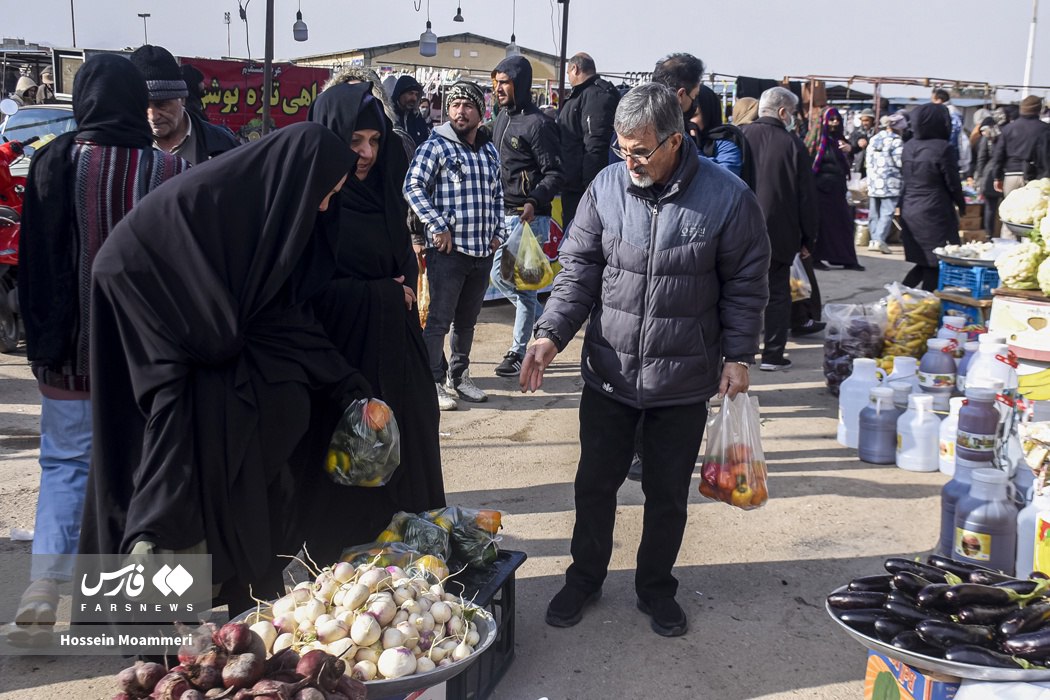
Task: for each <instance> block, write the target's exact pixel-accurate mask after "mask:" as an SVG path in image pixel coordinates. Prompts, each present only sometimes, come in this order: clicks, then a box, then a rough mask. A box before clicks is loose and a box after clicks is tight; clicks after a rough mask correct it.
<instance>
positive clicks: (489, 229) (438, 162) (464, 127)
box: [405, 81, 505, 411]
mask: <svg viewBox="0 0 1050 700" xmlns="http://www.w3.org/2000/svg"><path fill="white" fill-rule="evenodd" d="M445 110H446V112H447V113H448V117H449V121H448V122H446V123H444V124H442V125H441V126H439V127H438V128H437V129H435V130H434V132H433V133H432V134H431V135H430V138H429V139H427V140H426V141H424V142H423V144H422V145H421V146H420V147H419V148H418V149H417V150H416V155H415V157H414V158H413V159H412V164H411V165H410V166H409V169H408V175H407V176H406V177H405V198H406V199H407V200H408V204H409V206H411V207H412V211H414V212H415V213H416V216H418V217H419V219H420V221H422V222H423V226H424V228H425V229H426V251H425V253H424V256H425V260H426V270H427V278H428V280H429V284H430V311H429V315H428V316H427V321H426V327H425V328H424V329H423V342H424V343H425V344H426V346H427V353H428V355H429V357H430V369H431V372H432V373H433V375H434V384H435V386H436V388H437V396H438V407H439V408H440V409H441V410H442V411H451V410H454V409H455V408H456V399H455V395H458V396H459V398H461V399H463V400H464V401H471V402H475V403H478V402H481V401H485V400H487V399H488V396H486V395H485V392H483V391H482V390H481V389H479V388H478V387H477V385H476V384H474V382H473V380H471V378H470V371H469V366H470V347H471V345H472V344H473V342H474V325H475V323H476V322H477V320H478V314H479V313H481V303H482V301H483V300H484V298H485V290H486V289H487V288H488V284H489V271H491V269H492V255H493V252H494V251H495V250H496V249H497V248H499V246H500V244H501V243H502V242H503V241H504V239H505V234H504V225H503V186H502V184H501V182H500V176H499V155H498V154H497V153H496V149H495V147H494V146H493V145H492V140H491V137H490V135H489V133H488V131H487V130H484V129H479V126H480V125H481V117H482V115H483V114H484V112H485V96H484V93H482V91H481V88H479V87H478V86H477V85H475V84H474V83H471V82H467V81H460V82H458V83H456V84H455V85H453V86H452V88H451V89H450V90H449V91H448V93H447V94H446V96H445ZM450 328H451V331H452V337H451V338H450V340H449V347H450V349H451V359H450V361H449V364H448V374H447V376H446V373H445V369H444V362H443V359H442V358H443V355H442V351H443V349H444V345H445V336H446V335H448V333H449V329H450Z"/></svg>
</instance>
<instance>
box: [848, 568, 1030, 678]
mask: <svg viewBox="0 0 1050 700" xmlns="http://www.w3.org/2000/svg"><path fill="white" fill-rule="evenodd" d="M885 567H886V571H887V572H888V573H886V574H881V575H877V576H862V577H860V578H856V579H854V580H853V581H851V582H850V584H849V586H848V587H847V589H846V590H842V591H838V592H836V593H832V594H831V595H829V596H828V599H827V601H828V607H829V608H831V611H832V613H834V615H835V616H836V617H837V618H838V619H839V620H841V621H842V622H843V623H845V624H846V625H848V626H849V627H851V628H853V629H854V630H856V631H858V632H860V633H861V634H863V635H866V636H869V637H875V638H878V639H880V640H882V641H883V642H885V643H887V644H890V645H892V646H895V647H897V648H899V649H902V650H904V651H908V652H910V653H913V654H923V655H926V656H932V657H936V658H942V659H946V660H948V661H954V662H958V663H964V664H972V665H974V666H990V667H996V668H1018V669H1045V668H1048V667H1050V577H1047V576H1046V575H1045V574H1042V573H1040V572H1033V573H1032V574H1031V576H1030V578H1027V579H1016V578H1013V577H1010V576H1006V575H1005V574H1002V573H1000V572H998V571H992V570H990V569H984V568H981V567H979V566H974V565H971V564H965V563H962V562H957V561H955V560H953V559H948V558H946V557H941V556H937V555H932V556H930V557H929V558H927V560H926V563H925V564H924V563H922V562H919V561H911V560H908V559H903V558H899V557H895V558H890V559H887V560H886V562H885Z"/></svg>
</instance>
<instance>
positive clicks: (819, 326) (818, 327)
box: [791, 319, 828, 335]
mask: <svg viewBox="0 0 1050 700" xmlns="http://www.w3.org/2000/svg"><path fill="white" fill-rule="evenodd" d="M827 325H828V324H826V323H824V322H823V321H814V320H813V319H809V320H808V321H806V325H804V326H799V327H798V328H792V329H791V335H812V334H813V333H820V332H821V331H822V330H824V329H825V328H827Z"/></svg>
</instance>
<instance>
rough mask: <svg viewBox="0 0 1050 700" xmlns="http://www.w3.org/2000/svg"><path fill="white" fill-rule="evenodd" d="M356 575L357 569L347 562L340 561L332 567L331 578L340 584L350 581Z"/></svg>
mask: <svg viewBox="0 0 1050 700" xmlns="http://www.w3.org/2000/svg"><path fill="white" fill-rule="evenodd" d="M356 575H357V569H355V568H354V565H353V564H351V563H349V562H345V561H341V562H339V563H338V564H336V565H335V567H334V568H333V569H332V578H334V579H335V580H336V581H338V582H339V583H340V584H344V583H348V582H350V581H352V580H353V578H354V576H356Z"/></svg>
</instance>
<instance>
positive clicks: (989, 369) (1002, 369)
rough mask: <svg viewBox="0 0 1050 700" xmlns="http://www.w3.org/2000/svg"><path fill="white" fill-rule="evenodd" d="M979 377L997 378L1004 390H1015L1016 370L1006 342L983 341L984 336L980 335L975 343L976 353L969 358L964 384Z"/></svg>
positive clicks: (970, 382)
mask: <svg viewBox="0 0 1050 700" xmlns="http://www.w3.org/2000/svg"><path fill="white" fill-rule="evenodd" d="M985 335H987V333H986V334H985ZM980 379H998V380H999V381H1001V382H1002V383H1003V389H1004V390H1005V391H1008V392H1012V391H1016V389H1017V371H1016V370H1015V369H1014V367H1013V366H1012V364H1011V360H1010V347H1009V346H1008V345H1007V344H1006V343H993V342H989V341H985V340H984V336H982V337H981V341H980V342H979V343H978V345H977V354H976V355H974V356H973V359H972V360H970V366H969V368H968V369H967V372H966V384H967V385H970V384H972V383H973V382H974V381H975V380H980Z"/></svg>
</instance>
